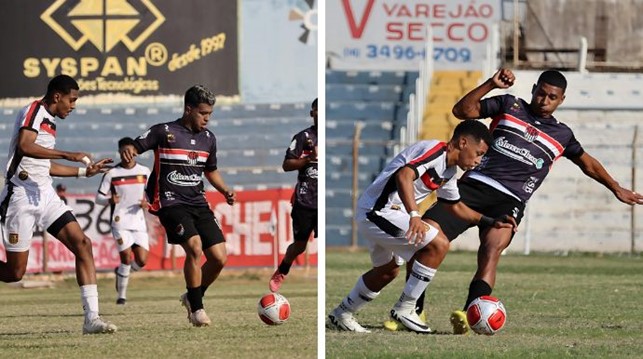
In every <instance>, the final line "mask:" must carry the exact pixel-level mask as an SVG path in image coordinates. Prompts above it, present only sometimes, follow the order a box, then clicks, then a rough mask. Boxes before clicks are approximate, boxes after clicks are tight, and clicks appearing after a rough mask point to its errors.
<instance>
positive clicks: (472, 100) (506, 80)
mask: <svg viewBox="0 0 643 359" xmlns="http://www.w3.org/2000/svg"><path fill="white" fill-rule="evenodd" d="M515 79H516V78H515V77H514V74H513V72H511V70H509V69H500V70H498V71H497V72H496V73H495V74H494V75H493V76H492V77H491V78H489V79H488V80H487V81H485V82H484V83H482V85H480V86H478V87H476V88H475V89H473V90H471V91H470V92H469V93H467V94H466V95H464V97H463V98H462V99H460V101H458V103H456V104H455V106H453V110H452V112H453V115H454V116H455V117H457V118H459V119H461V120H473V119H478V118H480V117H481V114H480V109H481V107H480V100H481V99H482V98H483V97H484V96H485V95H486V94H488V93H489V92H491V90H494V89H497V88H501V89H506V88H509V87H511V86H512V85H513V84H514V81H515Z"/></svg>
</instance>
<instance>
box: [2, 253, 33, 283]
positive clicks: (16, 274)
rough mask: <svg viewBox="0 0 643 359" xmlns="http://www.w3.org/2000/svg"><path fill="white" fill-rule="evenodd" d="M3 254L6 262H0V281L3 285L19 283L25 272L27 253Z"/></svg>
mask: <svg viewBox="0 0 643 359" xmlns="http://www.w3.org/2000/svg"><path fill="white" fill-rule="evenodd" d="M5 254H6V256H7V261H6V262H2V261H0V280H1V281H3V282H5V283H10V282H18V281H20V280H21V279H22V277H23V276H24V275H25V272H26V271H27V262H28V261H29V251H24V252H8V251H5Z"/></svg>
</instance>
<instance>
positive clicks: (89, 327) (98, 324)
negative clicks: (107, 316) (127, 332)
mask: <svg viewBox="0 0 643 359" xmlns="http://www.w3.org/2000/svg"><path fill="white" fill-rule="evenodd" d="M117 330H118V328H117V327H116V326H115V325H114V324H112V323H110V322H106V321H103V319H101V317H96V318H94V319H92V320H90V321H87V320H85V323H84V324H83V334H102V333H115V332H116V331H117Z"/></svg>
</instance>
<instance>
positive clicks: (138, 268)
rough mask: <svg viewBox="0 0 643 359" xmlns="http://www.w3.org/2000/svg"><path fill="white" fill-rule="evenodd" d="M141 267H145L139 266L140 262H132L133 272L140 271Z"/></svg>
mask: <svg viewBox="0 0 643 359" xmlns="http://www.w3.org/2000/svg"><path fill="white" fill-rule="evenodd" d="M141 269H143V267H141V266H139V265H138V263H136V261H133V262H132V271H133V272H138V271H140V270H141Z"/></svg>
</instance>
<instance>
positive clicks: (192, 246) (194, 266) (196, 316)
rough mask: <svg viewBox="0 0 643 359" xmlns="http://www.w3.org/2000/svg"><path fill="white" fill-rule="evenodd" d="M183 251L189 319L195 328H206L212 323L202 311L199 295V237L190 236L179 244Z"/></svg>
mask: <svg viewBox="0 0 643 359" xmlns="http://www.w3.org/2000/svg"><path fill="white" fill-rule="evenodd" d="M181 247H183V250H185V263H184V265H183V276H184V278H185V286H186V288H187V291H188V292H187V299H188V302H189V306H188V308H189V312H190V314H189V319H190V322H191V323H192V325H194V326H195V327H201V326H208V325H210V323H212V321H211V320H210V318H208V315H207V314H206V313H205V310H204V309H203V296H202V294H201V265H200V264H201V255H202V254H203V250H202V249H201V237H199V236H198V235H197V236H192V237H191V238H190V239H188V240H187V241H186V242H183V243H181Z"/></svg>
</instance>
